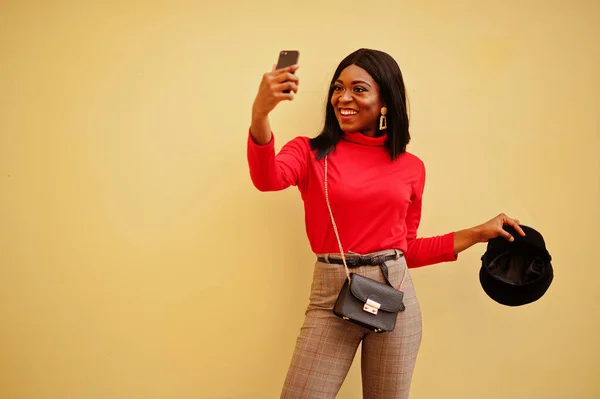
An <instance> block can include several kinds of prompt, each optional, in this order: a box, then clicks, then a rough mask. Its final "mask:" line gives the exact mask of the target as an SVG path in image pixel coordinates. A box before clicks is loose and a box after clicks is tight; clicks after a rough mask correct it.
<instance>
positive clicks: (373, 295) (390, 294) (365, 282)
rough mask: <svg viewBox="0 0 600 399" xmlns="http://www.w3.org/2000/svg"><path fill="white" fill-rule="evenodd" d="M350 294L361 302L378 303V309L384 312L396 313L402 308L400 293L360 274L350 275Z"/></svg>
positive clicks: (401, 293) (401, 295)
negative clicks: (370, 301)
mask: <svg viewBox="0 0 600 399" xmlns="http://www.w3.org/2000/svg"><path fill="white" fill-rule="evenodd" d="M350 292H352V295H354V296H355V297H356V298H357V299H359V300H360V301H362V302H367V300H368V299H370V300H372V301H375V302H377V303H379V304H380V309H381V310H384V311H386V312H397V311H399V310H400V309H402V307H403V306H404V304H403V302H402V300H403V298H404V293H403V292H402V291H398V290H396V289H395V288H393V287H390V286H389V285H387V284H382V283H380V282H378V281H375V280H372V279H370V278H367V277H364V276H361V275H360V274H354V273H353V274H352V275H351V282H350Z"/></svg>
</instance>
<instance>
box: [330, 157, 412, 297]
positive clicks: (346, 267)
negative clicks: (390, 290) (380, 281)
mask: <svg viewBox="0 0 600 399" xmlns="http://www.w3.org/2000/svg"><path fill="white" fill-rule="evenodd" d="M325 201H327V209H329V216H331V223H332V224H333V231H334V232H335V237H336V238H337V242H338V246H339V248H340V255H341V256H342V262H343V263H344V269H346V276H347V278H348V282H350V270H348V265H346V256H345V255H344V250H343V249H342V242H341V241H340V235H339V234H338V229H337V225H336V224H335V220H333V212H332V211H331V205H330V204H329V192H328V190H327V155H325ZM406 269H407V267H405V268H404V274H403V275H402V281H401V282H400V289H402V284H404V279H405V278H406Z"/></svg>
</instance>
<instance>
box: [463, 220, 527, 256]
mask: <svg viewBox="0 0 600 399" xmlns="http://www.w3.org/2000/svg"><path fill="white" fill-rule="evenodd" d="M506 225H509V226H511V227H513V228H514V229H515V230H516V231H517V233H519V234H520V235H522V236H524V235H525V232H524V231H523V229H521V227H520V226H519V221H518V220H517V219H513V218H510V217H508V216H506V215H505V214H504V213H501V214H499V215H498V216H496V217H495V218H493V219H490V220H488V221H487V222H485V223H483V224H480V225H479V226H475V227H472V228H470V229H466V230H460V231H457V232H456V233H455V234H454V253H455V254H458V253H459V252H462V251H464V250H465V249H467V248H469V247H471V246H473V245H475V244H477V243H480V242H487V241H489V240H491V239H492V238H496V237H503V238H504V239H506V240H508V241H510V242H512V241H514V237H513V236H512V235H511V234H510V233H509V232H508V231H506V230H504V226H506Z"/></svg>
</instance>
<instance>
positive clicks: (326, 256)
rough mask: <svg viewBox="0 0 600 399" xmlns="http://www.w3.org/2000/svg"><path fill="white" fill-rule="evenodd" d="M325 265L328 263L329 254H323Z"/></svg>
mask: <svg viewBox="0 0 600 399" xmlns="http://www.w3.org/2000/svg"><path fill="white" fill-rule="evenodd" d="M325 263H329V252H328V253H326V254H325Z"/></svg>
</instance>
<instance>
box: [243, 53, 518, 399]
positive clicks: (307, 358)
mask: <svg viewBox="0 0 600 399" xmlns="http://www.w3.org/2000/svg"><path fill="white" fill-rule="evenodd" d="M297 69H298V66H297V65H294V66H291V67H289V68H283V69H280V70H273V71H272V72H270V73H267V74H265V75H264V76H263V79H262V82H261V84H260V87H259V89H258V94H257V96H256V99H255V101H254V104H253V107H252V123H251V126H250V131H249V135H248V143H247V145H248V148H247V150H248V153H247V155H248V162H249V167H250V175H251V179H252V181H253V183H254V185H255V187H256V188H257V189H259V190H260V191H276V190H284V189H286V188H288V187H289V186H296V187H297V188H298V190H299V191H300V193H301V196H302V199H303V201H304V211H305V221H306V232H307V235H308V239H309V242H310V245H311V248H312V250H313V252H314V253H315V255H316V257H317V260H316V263H315V269H314V276H313V283H312V288H311V294H310V301H309V305H308V308H307V310H306V317H305V321H304V324H303V326H302V328H301V330H300V334H299V336H298V339H297V342H296V348H295V351H294V354H293V357H292V360H291V365H290V368H289V370H288V373H287V377H286V379H285V382H284V386H283V390H282V393H281V397H282V398H334V397H335V396H336V394H337V392H338V390H339V389H340V387H341V385H342V383H343V381H344V379H345V377H346V374H347V372H348V370H349V368H350V366H351V364H352V361H353V358H354V355H355V353H356V350H357V348H358V345H359V344H360V343H361V342H362V359H361V371H362V386H363V397H364V398H407V397H408V394H409V389H410V383H411V379H412V374H413V369H414V366H415V361H416V357H417V352H418V350H419V346H420V343H421V312H420V308H419V304H418V301H417V298H416V295H415V290H414V287H413V285H412V280H411V278H410V274H409V273H408V269H409V268H415V267H420V266H426V265H432V264H436V263H441V262H449V261H454V260H456V259H457V256H458V254H459V253H460V252H462V251H464V250H465V249H467V248H469V247H471V246H473V245H474V244H476V243H480V242H486V241H487V240H489V239H491V238H494V237H497V236H503V237H505V238H506V239H507V240H511V241H512V240H513V238H512V237H511V236H510V235H509V234H508V233H507V232H506V231H505V230H504V229H503V226H504V225H505V224H508V225H511V226H513V227H514V228H515V229H516V230H517V231H518V232H519V234H523V235H524V233H523V231H522V230H521V229H520V227H519V225H518V223H519V222H518V221H517V220H514V219H511V218H509V217H507V216H506V215H504V214H500V215H499V216H497V217H495V218H493V219H491V220H489V221H488V222H486V223H483V224H481V225H478V226H475V227H472V228H468V229H464V230H460V231H456V232H449V233H446V234H444V235H440V236H435V237H428V238H417V228H418V226H419V222H420V219H421V204H422V199H423V197H422V196H423V189H424V185H425V167H424V165H423V162H422V161H421V160H420V159H419V158H418V157H416V156H415V155H413V154H410V153H409V152H407V151H406V146H407V144H408V142H409V141H410V134H409V122H408V113H407V107H406V95H405V87H404V82H403V78H402V73H401V71H400V68H399V67H398V65H397V63H396V62H395V61H394V59H393V58H392V57H390V56H389V55H388V54H386V53H384V52H381V51H377V50H371V49H360V50H358V51H355V52H354V53H352V54H350V55H349V56H347V57H346V58H345V59H344V60H343V61H342V62H341V63H340V65H339V66H338V68H337V70H336V71H335V73H334V76H333V79H332V80H331V87H330V89H329V93H328V97H327V100H328V101H327V105H326V110H325V124H324V127H323V130H322V132H321V133H320V134H319V135H318V136H316V137H314V138H310V139H309V138H307V137H296V138H295V139H293V140H291V141H289V142H288V143H287V144H285V145H284V146H283V148H282V149H281V150H280V151H279V153H278V154H276V153H275V150H274V136H273V134H272V132H271V127H270V124H269V119H268V116H269V113H270V112H271V111H272V110H273V109H274V108H275V107H276V105H277V104H278V103H279V102H281V101H285V100H293V98H294V94H295V93H297V92H298V84H299V79H298V77H297V76H296V75H295V74H294V72H295V71H296V70H297ZM288 90H289V93H286V92H284V91H288ZM325 162H327V168H325ZM325 177H326V178H327V193H326V192H325V189H324V183H325ZM326 194H327V195H326ZM328 201H329V202H328ZM330 210H331V213H330ZM334 222H335V225H336V227H337V233H336V229H334ZM342 252H343V253H344V254H345V258H346V261H347V262H348V263H351V262H349V261H350V260H351V259H353V258H354V259H358V260H359V261H357V262H355V263H356V264H358V265H359V266H358V267H356V268H355V269H353V270H352V272H355V273H358V274H362V275H365V276H367V277H369V278H372V279H375V280H377V281H380V282H385V279H384V275H383V272H382V270H383V269H382V268H380V267H378V266H377V263H378V262H379V263H380V261H381V259H382V258H383V259H384V260H385V261H386V262H385V265H386V266H387V271H388V274H389V281H390V283H391V284H392V285H393V286H394V287H395V288H397V289H401V290H402V291H403V292H404V304H405V307H406V309H405V311H403V312H400V313H399V314H398V319H397V322H396V327H395V329H394V330H393V331H391V332H387V333H373V332H370V331H369V330H367V329H366V328H364V327H361V326H359V325H357V324H354V323H351V322H348V321H346V320H343V319H341V318H339V317H337V316H336V315H335V314H333V312H332V308H333V305H334V303H335V301H336V299H337V296H338V294H339V292H340V289H341V287H342V285H343V284H344V282H345V279H346V270H345V267H344V265H343V261H341V259H342V258H341V255H340V254H341V253H342ZM374 256H377V260H378V261H377V262H375V261H374V262H372V263H373V265H371V264H370V263H371V262H370V259H372V257H374Z"/></svg>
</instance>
